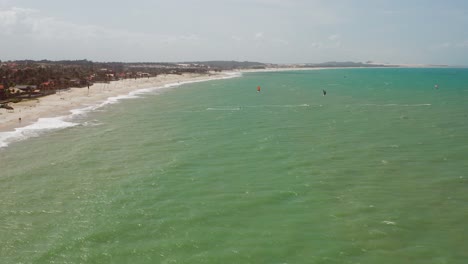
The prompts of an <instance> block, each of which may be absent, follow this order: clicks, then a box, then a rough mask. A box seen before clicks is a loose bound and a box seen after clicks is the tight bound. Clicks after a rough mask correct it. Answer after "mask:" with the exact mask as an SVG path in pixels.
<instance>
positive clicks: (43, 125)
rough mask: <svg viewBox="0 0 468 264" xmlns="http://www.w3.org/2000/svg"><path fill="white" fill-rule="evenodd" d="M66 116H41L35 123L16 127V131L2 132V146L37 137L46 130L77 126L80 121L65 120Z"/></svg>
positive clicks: (0, 142) (0, 139)
mask: <svg viewBox="0 0 468 264" xmlns="http://www.w3.org/2000/svg"><path fill="white" fill-rule="evenodd" d="M65 118H66V117H65V116H61V117H52V118H39V119H38V120H37V121H36V122H35V123H33V124H31V125H28V126H25V127H20V128H16V129H15V131H9V132H0V148H3V147H7V146H8V145H9V144H10V143H12V142H17V141H21V140H24V139H27V138H31V137H37V136H39V135H41V134H42V133H44V132H45V131H49V130H54V129H63V128H67V127H73V126H77V125H78V123H73V122H68V121H65Z"/></svg>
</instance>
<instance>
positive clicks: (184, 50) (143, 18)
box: [0, 0, 468, 65]
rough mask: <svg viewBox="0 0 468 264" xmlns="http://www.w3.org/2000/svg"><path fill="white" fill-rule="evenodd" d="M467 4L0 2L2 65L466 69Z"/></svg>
mask: <svg viewBox="0 0 468 264" xmlns="http://www.w3.org/2000/svg"><path fill="white" fill-rule="evenodd" d="M467 26H468V2H465V1H460V0H452V1H446V2H440V1H433V0H429V1H421V0H416V1H411V3H408V2H407V1H400V0H397V1H388V0H378V1H370V0H362V1H357V0H352V1H344V0H341V1H321V0H317V1H305V0H288V1H286V0H251V1H247V0H239V1H234V0H226V1H222V2H221V1H213V0H206V1H195V0H186V1H182V0H175V1H171V2H169V1H164V2H163V1H149V0H136V1H128V2H122V3H120V2H119V3H115V1H109V0H104V1H89V0H83V1H79V2H65V1H58V0H45V1H32V0H15V1H12V0H0V38H2V39H3V40H4V41H1V42H0V50H1V51H2V52H1V53H0V60H2V61H7V60H23V59H32V60H42V59H47V60H81V59H88V60H91V61H100V62H110V61H120V62H184V61H212V60H226V61H230V60H235V61H256V62H262V63H275V64H288V63H320V62H327V61H353V62H366V61H373V62H377V63H392V64H444V65H468V63H467V62H468V34H467V33H466V30H465V28H466V27H467Z"/></svg>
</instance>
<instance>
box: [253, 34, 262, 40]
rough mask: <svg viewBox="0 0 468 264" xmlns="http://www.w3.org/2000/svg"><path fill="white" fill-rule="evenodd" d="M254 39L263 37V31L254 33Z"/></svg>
mask: <svg viewBox="0 0 468 264" xmlns="http://www.w3.org/2000/svg"><path fill="white" fill-rule="evenodd" d="M254 38H255V39H257V40H260V39H263V38H264V35H263V32H257V33H255V37H254Z"/></svg>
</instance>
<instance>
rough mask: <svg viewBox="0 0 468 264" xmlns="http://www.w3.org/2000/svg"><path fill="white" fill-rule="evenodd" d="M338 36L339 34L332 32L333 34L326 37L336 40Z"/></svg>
mask: <svg viewBox="0 0 468 264" xmlns="http://www.w3.org/2000/svg"><path fill="white" fill-rule="evenodd" d="M339 38H340V35H338V34H333V35H330V36H328V39H329V40H331V41H337V40H338V39H339Z"/></svg>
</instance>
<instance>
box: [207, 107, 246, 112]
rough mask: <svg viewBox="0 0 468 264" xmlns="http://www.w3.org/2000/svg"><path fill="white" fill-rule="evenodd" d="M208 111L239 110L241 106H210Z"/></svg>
mask: <svg viewBox="0 0 468 264" xmlns="http://www.w3.org/2000/svg"><path fill="white" fill-rule="evenodd" d="M206 110H207V111H239V110H241V108H240V107H208V108H206Z"/></svg>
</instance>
